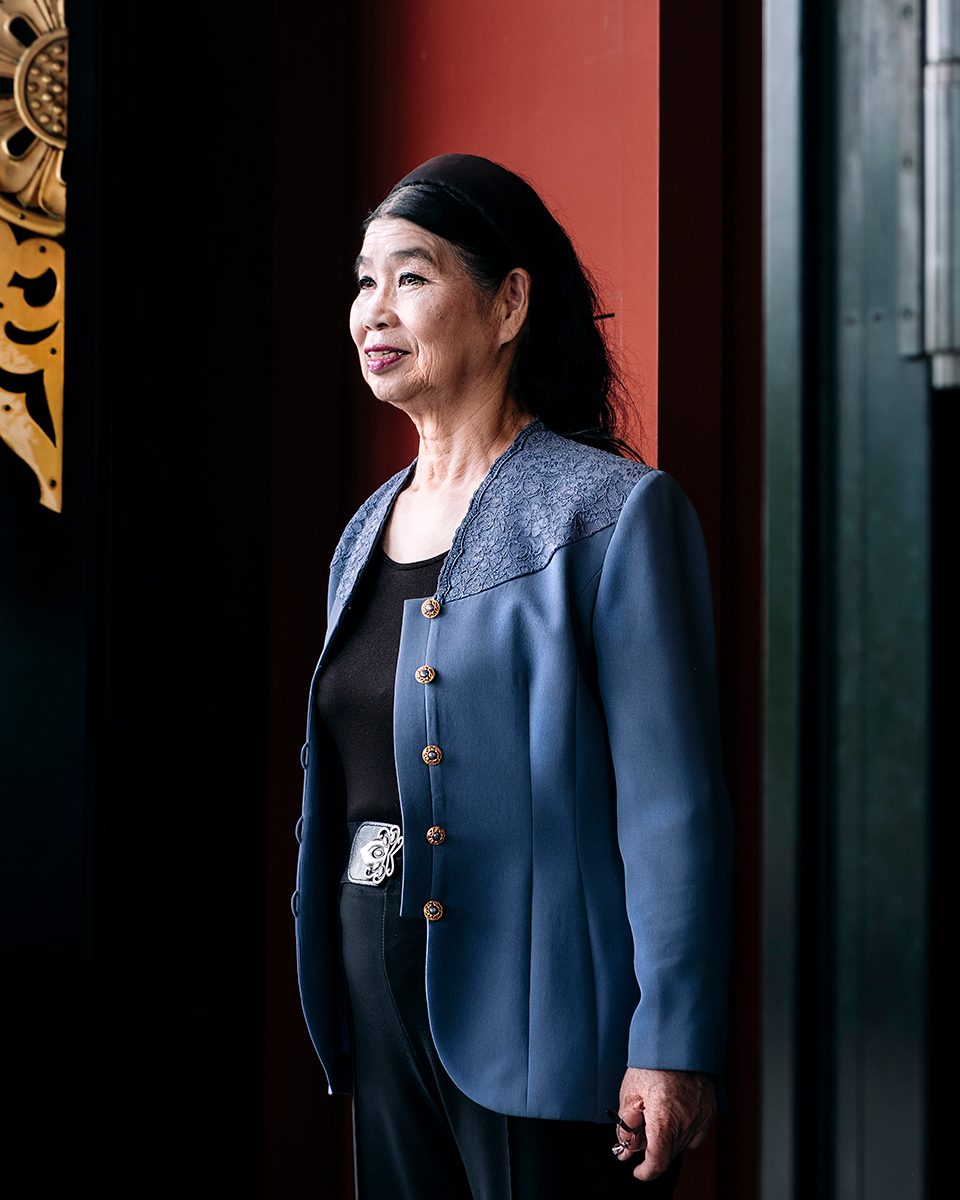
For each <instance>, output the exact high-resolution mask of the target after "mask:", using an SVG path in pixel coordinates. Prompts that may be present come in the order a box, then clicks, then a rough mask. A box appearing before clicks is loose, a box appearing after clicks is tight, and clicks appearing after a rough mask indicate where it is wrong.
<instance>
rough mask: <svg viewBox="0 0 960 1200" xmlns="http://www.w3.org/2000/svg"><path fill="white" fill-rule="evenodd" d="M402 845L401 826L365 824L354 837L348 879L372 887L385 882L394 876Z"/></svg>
mask: <svg viewBox="0 0 960 1200" xmlns="http://www.w3.org/2000/svg"><path fill="white" fill-rule="evenodd" d="M402 845H403V834H402V833H401V832H400V826H399V825H390V824H388V823H387V822H385V821H364V822H363V824H362V825H361V826H360V827H359V828H358V829H357V832H356V833H355V834H354V835H353V845H352V846H351V847H350V861H349V862H348V863H347V879H349V881H350V882H351V883H365V884H367V885H368V886H370V887H376V886H377V885H378V884H381V883H383V882H384V880H386V879H389V878H390V876H391V875H392V874H393V867H394V859H395V858H396V856H397V852H398V851H399V849H400V847H401V846H402Z"/></svg>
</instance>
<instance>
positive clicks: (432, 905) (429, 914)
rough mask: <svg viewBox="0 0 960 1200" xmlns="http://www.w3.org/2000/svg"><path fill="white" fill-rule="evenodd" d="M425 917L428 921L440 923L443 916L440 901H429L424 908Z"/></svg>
mask: <svg viewBox="0 0 960 1200" xmlns="http://www.w3.org/2000/svg"><path fill="white" fill-rule="evenodd" d="M423 915H424V916H425V917H426V918H427V920H428V921H439V920H440V918H441V917H442V916H443V905H442V904H441V903H440V901H439V900H428V901H427V902H426V904H425V905H424V906H423Z"/></svg>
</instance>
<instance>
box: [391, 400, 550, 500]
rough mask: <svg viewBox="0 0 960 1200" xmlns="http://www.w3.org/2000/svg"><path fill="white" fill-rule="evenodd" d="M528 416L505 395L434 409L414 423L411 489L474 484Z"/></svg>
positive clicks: (530, 419) (443, 487) (435, 488)
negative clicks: (470, 406)
mask: <svg viewBox="0 0 960 1200" xmlns="http://www.w3.org/2000/svg"><path fill="white" fill-rule="evenodd" d="M532 420H533V414H532V413H529V412H526V411H524V410H523V409H521V408H520V407H519V406H518V405H517V404H515V403H514V402H513V400H511V399H506V400H504V402H503V403H502V404H501V405H498V406H496V407H493V406H485V407H484V408H482V409H478V410H476V411H474V412H469V413H458V414H455V415H454V414H439V415H437V416H434V417H431V418H427V419H423V420H418V419H417V418H416V417H413V421H414V424H415V425H416V426H417V431H418V433H419V434H420V450H419V454H418V458H417V467H416V471H415V473H414V478H413V479H412V480H411V482H410V487H411V489H414V490H419V489H423V490H424V491H435V490H440V489H443V490H459V489H460V488H464V487H475V486H476V485H477V484H478V483H479V482H480V480H481V479H482V478H483V477H484V476H485V475H486V474H487V472H488V471H489V470H490V467H491V466H492V464H493V463H494V462H495V460H496V459H497V458H499V457H500V455H501V454H502V453H503V452H504V450H506V449H507V447H508V446H509V445H510V444H511V442H512V441H513V440H514V438H515V437H516V436H517V434H518V433H519V432H520V430H521V429H522V428H523V427H524V426H525V425H528V424H529V423H530V422H531V421H532Z"/></svg>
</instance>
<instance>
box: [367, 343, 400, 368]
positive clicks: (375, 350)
mask: <svg viewBox="0 0 960 1200" xmlns="http://www.w3.org/2000/svg"><path fill="white" fill-rule="evenodd" d="M363 353H364V354H365V355H366V359H367V370H368V371H376V372H379V371H385V370H386V369H387V368H388V367H392V366H393V364H394V363H398V362H399V361H400V359H401V358H405V357H406V355H407V353H408V351H406V350H400V349H399V348H398V347H396V346H382V345H381V346H364V348H363Z"/></svg>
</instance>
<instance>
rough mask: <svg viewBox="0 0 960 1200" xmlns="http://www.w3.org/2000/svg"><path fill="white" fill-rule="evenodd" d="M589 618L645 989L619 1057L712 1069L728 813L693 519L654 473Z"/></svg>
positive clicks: (629, 509)
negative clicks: (624, 1054) (626, 1051)
mask: <svg viewBox="0 0 960 1200" xmlns="http://www.w3.org/2000/svg"><path fill="white" fill-rule="evenodd" d="M593 629H594V638H595V645H596V653H597V668H598V683H599V688H600V694H601V698H602V701H603V708H604V713H605V717H606V722H607V728H608V734H609V745H610V753H611V757H612V762H613V769H614V774H615V779H616V794H617V832H618V837H619V842H620V852H621V854H622V856H623V865H624V878H625V885H626V899H627V917H628V919H629V921H630V925H631V929H632V933H633V942H634V966H635V970H636V976H637V982H638V983H639V986H640V994H641V995H640V1003H639V1004H638V1006H637V1008H636V1010H635V1012H634V1015H633V1018H632V1021H631V1025H630V1041H629V1058H628V1065H629V1066H633V1067H651V1068H661V1069H673V1070H698V1071H709V1072H715V1073H717V1074H720V1073H721V1070H722V1064H723V1053H724V1044H725V1026H726V1004H727V986H728V969H729V968H728V961H729V954H730V883H731V878H730V877H731V866H730V859H731V840H732V836H731V825H732V821H731V813H730V805H729V799H728V796H727V793H726V789H725V786H724V782H723V774H722V760H721V750H720V737H719V712H718V699H717V682H716V666H715V652H714V630H713V608H712V602H711V591H710V575H709V569H708V564H707V558H706V552H705V548H704V544H703V536H702V533H701V529H700V524H699V521H698V519H697V516H696V513H695V512H694V510H693V507H692V505H691V504H690V502H689V501H688V500H687V498H686V496H685V495H684V494H683V492H682V491H681V489H680V487H679V486H678V485H677V483H676V482H675V481H674V480H673V479H672V478H671V477H670V476H668V475H665V474H664V473H663V472H661V471H650V472H648V473H647V474H645V475H644V476H642V477H641V479H640V480H639V481H638V482H637V484H636V485H635V486H634V488H633V490H632V492H631V493H630V495H629V497H628V498H627V501H626V503H625V504H624V506H623V509H622V510H621V514H620V517H619V519H618V521H617V525H616V527H615V529H614V532H613V535H612V537H611V539H610V542H609V545H608V547H607V552H606V556H605V559H604V564H603V567H602V570H601V574H600V581H599V586H598V590H597V599H596V607H595V609H594V616H593Z"/></svg>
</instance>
